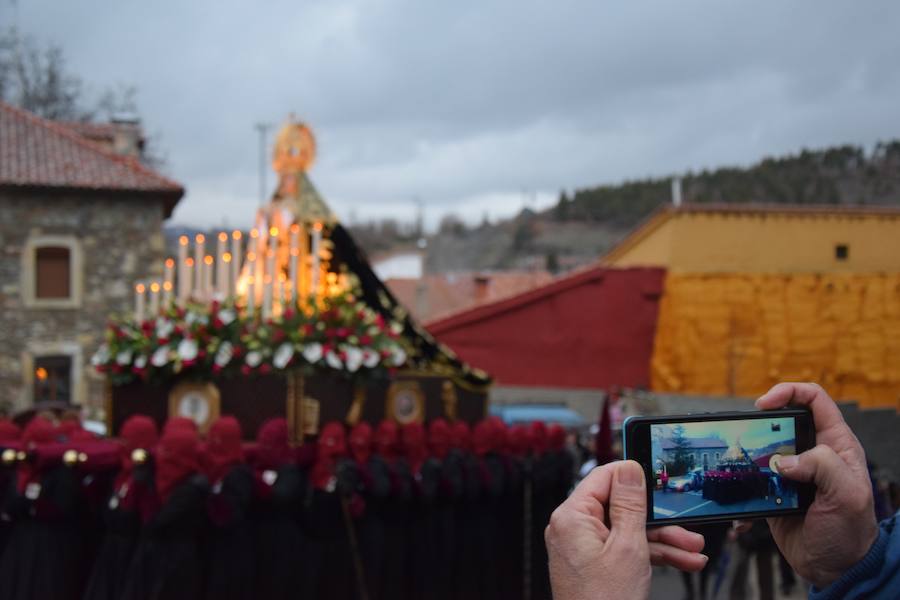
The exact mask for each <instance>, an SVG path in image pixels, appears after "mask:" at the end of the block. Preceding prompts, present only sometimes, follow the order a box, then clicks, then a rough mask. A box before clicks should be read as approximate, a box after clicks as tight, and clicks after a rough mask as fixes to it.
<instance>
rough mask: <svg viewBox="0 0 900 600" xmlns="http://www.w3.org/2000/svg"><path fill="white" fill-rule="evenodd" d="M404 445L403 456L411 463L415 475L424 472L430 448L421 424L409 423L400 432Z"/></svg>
mask: <svg viewBox="0 0 900 600" xmlns="http://www.w3.org/2000/svg"><path fill="white" fill-rule="evenodd" d="M400 438H401V442H402V444H403V455H404V456H405V457H406V460H408V461H409V467H410V469H411V470H412V472H413V473H418V472H420V471H421V470H422V465H423V464H424V463H425V459H426V458H428V446H427V444H426V441H425V428H424V427H423V426H422V424H421V423H407V424H406V425H404V426H403V429H402V430H401V431H400Z"/></svg>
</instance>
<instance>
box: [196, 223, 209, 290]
mask: <svg viewBox="0 0 900 600" xmlns="http://www.w3.org/2000/svg"><path fill="white" fill-rule="evenodd" d="M194 242H195V244H194V264H195V265H197V272H196V273H195V274H194V292H195V295H197V294H200V293H202V290H203V250H204V248H205V242H206V238H205V237H204V236H203V234H202V233H198V234H197V237H195V238H194Z"/></svg>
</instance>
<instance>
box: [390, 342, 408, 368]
mask: <svg viewBox="0 0 900 600" xmlns="http://www.w3.org/2000/svg"><path fill="white" fill-rule="evenodd" d="M405 362H406V351H405V350H403V348H401V347H400V346H394V347H393V348H391V364H392V365H393V366H395V367H399V366H401V365H402V364H403V363H405Z"/></svg>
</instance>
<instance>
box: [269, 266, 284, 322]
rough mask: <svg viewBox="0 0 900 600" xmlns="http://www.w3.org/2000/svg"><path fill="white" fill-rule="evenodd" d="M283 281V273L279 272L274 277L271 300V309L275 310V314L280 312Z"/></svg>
mask: <svg viewBox="0 0 900 600" xmlns="http://www.w3.org/2000/svg"><path fill="white" fill-rule="evenodd" d="M284 281H285V276H284V273H279V274H278V277H277V278H276V279H275V292H274V296H275V299H274V300H273V302H272V307H273V310H275V314H281V310H282V305H283V300H284Z"/></svg>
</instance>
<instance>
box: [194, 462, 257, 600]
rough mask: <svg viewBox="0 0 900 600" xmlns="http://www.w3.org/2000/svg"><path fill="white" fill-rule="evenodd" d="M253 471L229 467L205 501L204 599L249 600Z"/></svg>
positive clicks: (252, 559) (252, 590) (252, 555)
mask: <svg viewBox="0 0 900 600" xmlns="http://www.w3.org/2000/svg"><path fill="white" fill-rule="evenodd" d="M253 486H254V482H253V472H252V471H251V470H250V467H248V466H247V465H235V466H233V467H231V469H230V470H229V471H228V473H227V474H226V475H225V477H223V478H222V481H221V482H219V483H217V484H215V485H214V486H213V487H212V490H211V492H210V495H209V497H208V500H207V507H208V510H209V519H210V531H209V550H208V553H207V554H208V557H209V558H208V572H207V580H206V597H207V598H209V599H210V600H250V599H252V598H256V597H257V593H256V589H255V587H254V585H255V581H254V578H255V576H256V573H255V566H256V555H255V552H254V540H255V532H254V529H253V522H252V521H251V519H250V508H251V505H252V504H253Z"/></svg>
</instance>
